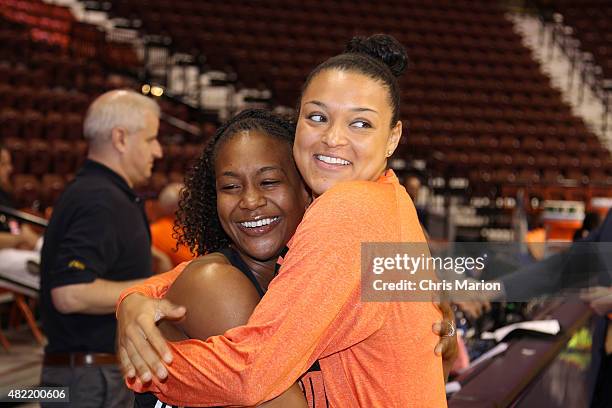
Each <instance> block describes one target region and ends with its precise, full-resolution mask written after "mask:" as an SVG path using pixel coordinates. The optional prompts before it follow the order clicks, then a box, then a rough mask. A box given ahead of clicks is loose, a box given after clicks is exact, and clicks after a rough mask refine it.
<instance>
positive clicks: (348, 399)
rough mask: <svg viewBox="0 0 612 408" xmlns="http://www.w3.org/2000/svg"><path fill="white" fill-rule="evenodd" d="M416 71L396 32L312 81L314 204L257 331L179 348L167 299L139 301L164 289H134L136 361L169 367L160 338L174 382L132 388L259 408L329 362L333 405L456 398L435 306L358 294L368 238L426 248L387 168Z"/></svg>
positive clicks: (303, 140)
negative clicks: (169, 337) (408, 82)
mask: <svg viewBox="0 0 612 408" xmlns="http://www.w3.org/2000/svg"><path fill="white" fill-rule="evenodd" d="M405 65H406V55H405V52H404V50H403V47H401V45H400V44H398V43H397V42H396V41H395V40H394V39H393V38H391V37H389V36H384V35H377V36H373V37H370V38H369V39H366V40H364V39H359V38H356V39H353V40H352V41H351V42H350V43H349V46H348V48H347V52H345V53H343V54H341V55H338V56H336V57H333V58H331V59H329V60H327V61H325V62H324V63H323V64H321V65H319V67H317V68H316V69H315V70H314V71H313V72H312V73H311V74H310V76H309V77H308V79H307V80H306V84H305V86H304V89H303V93H302V97H301V103H300V111H299V118H298V126H297V131H296V140H295V144H294V157H295V161H296V164H297V166H298V169H299V170H300V173H301V174H302V176H303V178H304V180H305V182H306V183H307V184H308V186H309V187H310V188H311V191H312V193H313V197H314V198H315V200H314V202H313V203H312V205H311V206H310V207H309V209H308V210H307V212H306V214H305V216H304V219H303V220H302V222H301V223H300V225H299V226H298V229H297V231H296V233H295V235H294V236H293V238H292V239H291V240H290V242H289V243H288V252H287V253H286V254H285V256H283V257H282V258H281V259H280V260H279V263H280V264H281V267H280V270H279V273H278V275H277V276H276V277H275V278H274V280H273V281H272V283H271V284H270V286H269V288H268V292H267V293H266V295H265V296H264V297H263V299H262V300H261V302H260V303H259V305H258V306H257V307H256V309H255V311H254V312H253V315H252V316H251V317H250V319H249V322H248V324H247V325H245V326H240V327H236V328H234V329H230V330H228V331H227V332H226V333H225V334H224V335H223V336H215V337H211V338H209V339H208V340H206V341H205V342H202V341H197V340H186V341H183V342H179V343H176V344H174V343H173V344H170V347H172V349H173V351H174V354H173V355H171V356H168V354H169V352H168V345H167V344H166V343H165V341H164V340H163V338H161V337H160V336H159V333H157V331H156V329H155V327H154V324H153V323H154V320H156V319H155V317H157V318H159V317H160V316H155V317H154V316H153V315H154V311H156V310H159V309H157V305H154V304H153V303H154V302H151V301H150V300H147V299H146V298H145V297H143V296H139V295H132V294H133V293H134V292H140V293H145V294H149V295H157V296H159V295H161V293H159V288H162V289H163V286H164V285H163V284H162V285H155V284H150V285H149V286H147V285H143V286H141V287H138V288H135V289H132V290H130V291H127V292H126V293H124V295H123V296H122V300H123V303H121V304H120V306H119V309H118V318H119V328H118V340H119V352H120V358H121V359H122V362H123V366H124V369H125V370H126V371H128V372H129V371H132V372H131V374H132V375H134V374H135V371H137V372H138V374H139V375H141V376H143V375H144V376H145V377H144V378H145V379H147V377H146V376H147V373H148V375H149V378H150V371H149V370H150V368H149V367H155V368H158V369H159V366H158V362H159V359H158V357H157V355H156V353H155V351H153V349H151V346H153V348H154V349H155V350H156V351H157V352H158V353H159V355H161V356H164V359H165V360H166V362H167V363H169V360H172V363H171V364H169V365H168V366H167V369H168V370H169V372H170V375H169V376H168V377H167V379H166V381H164V382H161V381H158V380H157V379H154V381H153V382H152V383H150V384H148V385H146V386H145V385H143V384H141V383H139V382H136V383H135V384H133V388H135V389H137V390H151V391H153V392H154V393H156V394H158V395H163V396H164V400H165V401H168V402H170V403H173V404H185V405H199V406H214V405H256V404H259V403H261V402H262V401H267V400H270V399H272V398H274V397H276V396H277V395H279V394H280V393H282V392H283V391H284V390H286V389H288V388H289V387H290V386H291V385H292V384H293V383H294V382H295V381H296V380H297V379H298V378H299V377H300V375H302V373H304V372H305V371H306V370H307V369H308V367H310V366H311V365H312V364H313V363H314V362H315V361H318V362H319V364H320V367H321V372H322V376H323V384H324V386H325V395H326V398H327V400H328V401H326V402H329V404H330V405H331V406H340V407H357V406H360V407H361V406H362V407H379V406H380V407H394V406H397V407H410V406H414V407H422V406H427V407H441V406H446V399H445V393H444V384H443V378H442V364H441V360H440V358H439V357H436V356H435V355H434V353H433V352H432V349H433V348H434V346H435V344H436V342H437V337H436V336H435V335H434V334H433V333H432V332H431V326H432V325H433V324H434V323H435V322H436V321H438V320H440V313H439V311H438V310H437V309H436V307H435V306H434V305H433V304H431V303H428V302H424V303H418V302H387V303H367V302H361V297H360V294H361V288H360V283H361V276H360V274H361V272H360V271H361V269H360V267H361V265H360V255H361V252H360V251H361V244H362V243H363V242H421V243H424V242H425V238H424V236H423V233H422V231H421V228H420V226H419V222H418V219H417V217H416V212H415V210H414V206H413V205H412V202H411V201H410V199H409V197H408V195H407V193H406V191H405V190H404V189H403V188H402V187H401V186H400V185H399V183H398V180H397V178H396V177H395V175H394V174H393V172H392V171H391V170H388V169H387V158H388V157H389V156H391V154H392V153H393V152H394V150H395V148H396V147H397V144H398V143H399V140H400V137H401V134H402V124H401V122H400V121H399V88H398V84H397V80H396V78H395V77H396V76H399V75H400V74H401V72H402V71H403V69H404V67H405ZM151 282H153V281H151ZM158 283H159V282H158ZM128 296H129V297H128ZM126 297H127V298H126ZM181 313H182V311H180V310H177V309H171V310H170V314H173V315H180V314H181ZM143 334H144V335H143ZM172 357H173V358H172ZM132 364H133V366H132ZM134 367H135V370H134ZM162 374H165V373H163V372H162Z"/></svg>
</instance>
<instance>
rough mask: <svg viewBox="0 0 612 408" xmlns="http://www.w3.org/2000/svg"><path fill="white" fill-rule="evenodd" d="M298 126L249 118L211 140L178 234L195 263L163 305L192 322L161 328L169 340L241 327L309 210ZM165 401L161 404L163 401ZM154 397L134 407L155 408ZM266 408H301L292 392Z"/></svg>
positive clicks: (190, 183)
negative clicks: (295, 154)
mask: <svg viewBox="0 0 612 408" xmlns="http://www.w3.org/2000/svg"><path fill="white" fill-rule="evenodd" d="M294 133H295V126H294V125H292V124H291V123H290V122H288V121H285V120H283V119H281V118H279V117H277V116H275V115H274V114H272V113H270V112H267V111H264V110H246V111H244V112H242V113H240V114H238V115H237V116H235V117H234V118H232V119H231V120H229V121H228V122H227V123H225V124H224V125H223V126H221V127H220V128H219V129H218V130H217V132H216V133H215V135H214V137H213V139H212V140H211V141H210V142H209V143H208V145H207V147H206V148H205V149H204V151H203V152H202V154H201V155H200V157H199V158H198V160H197V161H196V162H195V163H194V165H193V167H192V168H191V169H190V171H189V172H188V174H187V175H186V178H185V188H184V190H183V191H182V193H181V200H180V203H179V209H178V212H177V225H175V233H176V234H178V235H177V236H178V238H179V242H180V243H182V244H185V245H186V246H188V247H189V248H190V249H191V250H192V252H194V253H195V254H197V255H199V257H198V258H197V259H196V260H194V261H191V262H190V263H184V264H182V265H181V266H180V267H179V268H177V269H175V270H174V271H173V277H174V276H178V277H177V278H176V280H175V281H174V282H173V283H172V286H171V287H169V288H168V292H167V294H166V296H165V297H166V299H168V300H170V301H173V302H175V303H180V304H181V305H183V306H184V307H186V308H187V310H188V311H189V314H188V315H187V317H186V318H185V319H182V320H181V321H177V322H168V321H162V322H161V323H160V325H159V327H160V330H161V331H162V333H163V334H164V336H165V337H166V338H167V339H168V340H172V341H181V340H186V339H189V338H193V339H206V338H208V337H210V336H213V335H217V334H223V333H225V332H226V331H227V330H228V329H230V328H232V327H236V326H240V325H242V324H245V323H246V322H247V320H248V318H249V316H250V315H251V313H252V312H253V309H254V308H255V306H256V305H257V303H259V300H260V299H261V297H262V296H263V295H264V293H265V290H266V289H267V287H268V284H269V283H270V281H271V280H272V278H273V276H274V267H275V263H276V260H277V258H278V256H279V254H280V252H281V251H282V249H283V248H284V247H285V244H286V243H287V241H289V238H291V236H292V235H293V233H294V232H295V229H296V227H297V225H298V224H299V222H300V220H301V219H302V216H303V215H304V211H305V209H306V207H307V205H308V203H309V202H310V197H309V194H308V193H307V192H306V189H305V187H304V184H303V182H302V180H301V178H300V176H299V174H298V171H297V168H296V167H295V163H294V161H293V158H292V155H291V148H292V146H293V135H294ZM162 399H163V398H162ZM156 404H158V399H157V397H155V396H154V395H153V394H152V393H145V394H136V400H135V405H136V406H137V407H143V408H144V407H151V408H152V407H155V406H157V405H156ZM264 406H266V407H306V406H307V404H306V400H305V398H304V395H303V393H302V391H301V390H300V388H299V386H298V385H297V383H296V384H294V385H293V386H292V387H290V388H289V389H288V390H287V391H286V392H284V393H283V394H282V395H280V396H279V397H277V398H275V399H274V400H272V401H270V402H268V403H266V404H264Z"/></svg>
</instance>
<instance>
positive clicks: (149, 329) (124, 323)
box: [117, 293, 186, 383]
mask: <svg viewBox="0 0 612 408" xmlns="http://www.w3.org/2000/svg"><path fill="white" fill-rule="evenodd" d="M185 312H186V310H185V308H184V307H182V306H177V305H175V304H173V303H171V302H170V301H168V300H165V299H152V298H149V297H146V296H143V295H141V294H138V293H133V294H131V295H129V296H127V297H126V298H125V299H123V301H122V302H121V303H120V304H119V307H118V309H117V355H118V356H119V362H120V364H121V370H122V372H123V375H125V376H126V377H127V378H129V379H131V378H134V377H136V375H138V377H139V378H140V381H141V382H143V383H146V382H149V381H151V379H152V378H153V377H152V375H153V374H152V373H155V375H156V376H157V377H158V378H159V379H164V378H166V377H167V376H168V371H167V370H166V367H165V366H164V364H163V363H162V360H161V359H162V358H163V361H164V362H166V363H167V364H170V363H171V362H172V353H170V349H169V348H168V346H167V344H166V339H164V337H163V336H162V334H161V332H160V331H159V329H158V328H157V326H156V323H157V322H158V321H159V320H161V319H170V320H178V319H181V318H182V317H183V316H184V315H185Z"/></svg>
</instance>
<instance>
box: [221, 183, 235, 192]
mask: <svg viewBox="0 0 612 408" xmlns="http://www.w3.org/2000/svg"><path fill="white" fill-rule="evenodd" d="M238 187H239V186H238V185H236V184H226V185H224V186H221V190H223V191H230V190H235V189H237V188H238Z"/></svg>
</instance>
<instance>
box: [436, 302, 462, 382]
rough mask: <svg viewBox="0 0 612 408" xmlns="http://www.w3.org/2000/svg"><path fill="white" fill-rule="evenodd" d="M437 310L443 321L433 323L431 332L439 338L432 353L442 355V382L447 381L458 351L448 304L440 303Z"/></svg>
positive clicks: (453, 323)
mask: <svg viewBox="0 0 612 408" xmlns="http://www.w3.org/2000/svg"><path fill="white" fill-rule="evenodd" d="M438 308H439V309H440V310H441V311H442V314H443V319H444V320H442V322H440V323H434V325H433V327H432V330H433V332H434V333H435V334H437V335H438V336H440V341H439V342H438V344H437V345H436V348H435V349H434V352H435V353H436V354H437V355H442V366H443V368H444V380H445V381H446V380H447V379H448V375H449V374H450V370H451V368H452V367H453V364H454V363H455V360H456V359H457V355H458V354H459V349H458V347H457V330H456V328H455V314H454V313H453V309H452V308H451V306H450V304H449V303H447V302H441V303H439V304H438Z"/></svg>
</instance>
